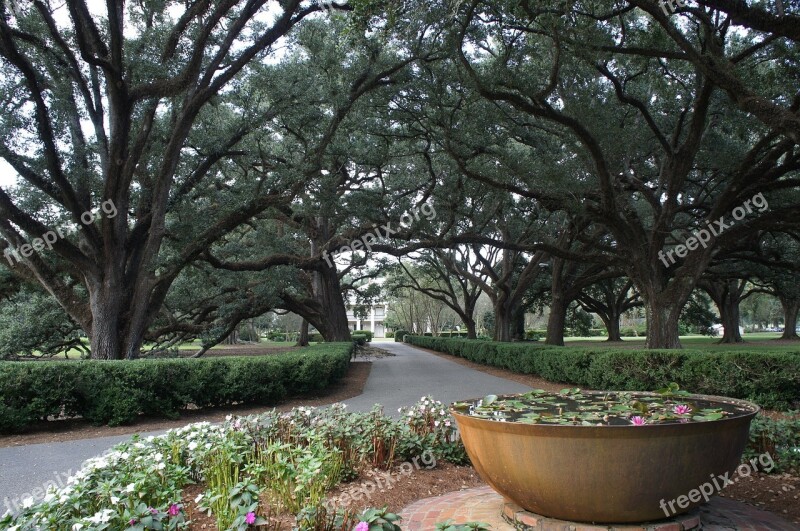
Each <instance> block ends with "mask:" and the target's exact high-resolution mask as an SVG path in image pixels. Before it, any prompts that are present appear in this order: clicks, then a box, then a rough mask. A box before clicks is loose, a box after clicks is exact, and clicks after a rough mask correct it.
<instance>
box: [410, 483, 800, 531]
mask: <svg viewBox="0 0 800 531" xmlns="http://www.w3.org/2000/svg"><path fill="white" fill-rule="evenodd" d="M518 510H519V507H516V506H515V505H513V504H510V503H506V501H505V500H504V499H503V497H502V496H500V495H499V494H497V493H495V492H494V491H493V490H492V489H491V488H490V487H476V488H473V489H467V490H462V491H456V492H451V493H449V494H445V495H444V496H438V497H436V498H427V499H424V500H419V501H416V502H414V503H412V504H411V505H409V506H408V507H406V508H405V509H403V510H401V511H400V512H399V514H400V515H401V516H402V517H403V521H402V523H401V527H402V528H403V530H404V531H434V530H435V529H436V524H437V523H439V522H444V521H445V520H453V521H454V523H457V524H464V523H467V522H484V523H487V524H490V525H491V529H492V531H514V527H513V526H512V525H510V524H509V523H508V522H507V521H506V520H504V519H503V516H502V515H503V512H504V511H505V512H506V514H507V515H509V516H511V515H515V516H516V520H517V521H518V522H519V521H525V523H527V524H529V525H532V526H535V527H530V529H538V530H540V531H596V530H611V531H623V530H624V531H685V530H688V529H700V528H702V530H703V531H798V526H797V525H795V524H792V523H790V522H788V521H786V520H784V519H783V518H781V517H780V516H778V515H775V514H773V513H768V512H765V511H762V510H760V509H758V508H756V507H753V506H752V505H747V504H745V503H742V502H737V501H733V500H729V499H726V498H719V497H716V498H713V499H712V500H711V501H710V502H709V503H707V504H705V505H703V506H702V507H700V508H698V509H695V510H694V511H692V512H691V513H689V514H688V515H683V516H680V517H676V518H675V519H674V520H673V521H672V522H669V521H667V522H664V523H653V524H648V525H639V526H637V525H618V526H598V525H589V524H576V523H572V524H570V522H563V521H560V520H552V519H549V518H542V517H536V515H533V514H531V513H525V514H524V515H523V514H520V513H519V512H518ZM700 524H702V525H700Z"/></svg>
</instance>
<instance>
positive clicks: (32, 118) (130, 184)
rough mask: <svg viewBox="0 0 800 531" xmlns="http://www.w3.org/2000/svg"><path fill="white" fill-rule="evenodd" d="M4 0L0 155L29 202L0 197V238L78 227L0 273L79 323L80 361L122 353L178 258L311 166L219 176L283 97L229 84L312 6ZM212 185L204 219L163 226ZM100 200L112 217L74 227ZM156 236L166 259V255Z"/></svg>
mask: <svg viewBox="0 0 800 531" xmlns="http://www.w3.org/2000/svg"><path fill="white" fill-rule="evenodd" d="M14 5H15V9H14V10H13V11H12V10H11V9H10V7H9V4H8V3H7V2H2V3H0V58H2V63H1V64H0V69H2V73H3V75H2V78H1V79H2V81H0V83H1V84H2V94H3V97H2V118H0V135H2V143H0V146H1V147H0V157H2V159H4V160H5V161H6V162H7V163H8V164H9V165H11V167H13V168H14V170H15V171H16V172H17V173H18V174H19V176H20V179H21V184H22V187H23V188H25V189H26V190H28V189H29V190H35V191H36V198H35V199H36V200H33V199H30V198H25V197H22V196H21V194H20V193H19V192H17V191H16V190H9V189H3V190H0V213H2V219H0V233H2V236H3V238H4V239H5V241H6V242H7V245H11V246H13V247H14V248H19V247H21V246H22V245H24V243H25V238H24V236H25V235H27V236H28V237H30V238H36V237H41V236H42V235H44V234H46V233H48V232H49V231H51V230H52V229H54V227H55V224H56V223H68V224H71V225H72V226H74V227H80V229H81V230H79V231H77V233H76V234H75V235H74V236H70V237H65V238H59V239H57V241H55V242H54V243H53V249H52V253H54V254H55V255H56V256H57V257H58V261H57V262H56V263H55V264H54V265H51V264H49V263H46V261H45V260H44V259H43V258H42V253H44V252H45V251H44V250H41V249H36V251H35V252H33V253H24V254H25V255H24V256H23V257H22V259H21V260H20V261H19V262H16V263H15V264H14V266H13V267H14V269H15V270H16V271H18V272H19V274H22V275H26V276H28V277H30V278H34V279H36V280H37V281H38V282H40V283H41V284H42V285H43V286H44V287H45V288H46V289H47V291H48V292H49V293H50V294H51V295H52V296H53V297H55V298H56V300H58V302H59V304H60V305H61V306H62V307H63V308H64V310H65V311H66V312H67V313H68V314H69V315H70V317H71V318H72V319H74V320H75V321H76V322H77V323H79V324H80V326H81V328H82V329H83V330H84V331H85V332H86V333H87V335H88V336H89V338H90V343H91V351H92V357H95V358H108V359H116V358H135V357H136V356H137V355H138V354H139V351H140V347H141V345H142V341H143V339H144V336H145V332H146V330H147V328H148V326H149V325H150V324H151V323H152V322H153V319H154V318H155V316H156V314H157V313H158V311H159V309H160V308H161V306H162V303H163V302H164V299H165V297H166V295H167V293H168V291H169V288H170V286H171V285H172V283H173V281H174V280H175V278H176V277H177V276H178V275H179V274H180V272H181V271H182V270H183V269H184V268H185V267H186V266H187V264H189V263H191V262H192V261H193V260H195V259H196V258H197V257H198V256H200V254H201V253H202V252H203V251H204V250H205V249H207V248H208V247H209V246H210V245H211V244H212V243H213V242H215V241H216V240H218V239H219V238H220V237H221V236H223V235H224V234H226V233H227V232H229V231H230V230H232V229H233V228H235V227H237V226H239V225H240V224H242V223H243V222H245V221H247V220H248V219H250V218H252V217H253V216H255V215H257V214H259V213H260V212H263V211H264V210H265V209H267V208H269V207H275V206H278V205H284V204H286V203H287V202H288V201H290V200H291V199H292V198H293V197H294V196H295V194H296V192H297V191H298V190H299V189H300V188H302V186H303V179H304V175H308V174H309V173H311V172H313V171H316V170H317V169H318V168H315V167H314V166H315V161H313V160H312V161H309V167H308V168H307V171H306V173H305V174H303V175H291V176H280V175H276V174H274V173H272V172H270V171H268V169H264V171H263V172H262V173H261V174H258V175H253V176H252V178H250V179H248V180H246V181H234V182H232V181H227V180H225V179H224V178H223V177H222V176H221V175H220V174H219V172H218V167H219V165H220V164H221V163H223V162H226V161H229V160H230V159H231V158H232V157H235V156H236V155H237V154H238V153H237V145H238V144H239V143H240V142H241V141H242V140H243V139H244V138H245V137H247V135H248V134H249V133H251V132H252V131H253V130H255V129H257V127H258V125H259V123H260V122H261V121H263V120H264V119H265V117H268V116H270V115H272V114H274V113H276V112H280V109H281V108H282V107H285V106H286V105H288V104H290V103H291V102H290V101H287V99H288V98H290V96H291V95H290V94H270V95H267V96H266V98H265V99H264V100H261V101H253V100H251V99H249V94H243V93H241V92H240V89H241V87H242V86H243V83H244V82H245V81H246V79H247V77H248V74H249V67H250V65H252V64H255V63H258V62H260V61H263V60H265V59H266V58H268V57H270V56H274V53H275V52H274V48H275V46H276V45H278V44H279V42H280V39H281V38H283V37H284V36H285V35H287V34H288V33H289V32H290V31H291V30H292V28H293V27H295V26H296V25H298V24H299V23H300V22H301V21H302V20H303V19H305V18H306V17H308V16H309V15H310V14H312V13H314V12H317V11H319V10H320V6H319V5H317V4H316V3H309V2H302V1H301V0H284V1H282V2H280V3H277V2H268V1H267V0H250V1H247V2H237V1H236V0H220V1H214V2H212V1H210V0H197V1H193V2H188V3H185V2H166V3H165V2H150V1H144V2H136V3H133V2H127V3H126V2H123V1H117V2H108V3H107V4H106V10H105V12H103V13H102V14H100V13H93V12H91V11H90V9H89V7H88V5H87V3H86V2H85V1H84V0H76V1H70V2H68V3H67V4H65V5H57V4H51V3H49V2H46V1H43V0H35V1H33V2H31V3H29V4H28V3H24V4H20V3H15V4H14ZM231 111H233V112H231ZM209 187H211V189H212V191H211V192H210V194H211V195H215V196H216V197H215V198H213V200H211V201H208V203H207V204H206V205H207V208H204V210H203V211H202V212H201V213H199V212H198V211H197V210H195V211H194V215H195V220H196V219H197V218H198V217H202V219H203V223H202V226H199V227H198V228H197V230H196V231H192V233H191V234H190V235H188V236H187V235H181V234H177V233H176V232H174V231H173V230H172V227H171V224H172V222H173V221H172V218H173V213H174V212H175V211H176V210H181V211H183V213H184V214H185V213H187V211H189V210H191V206H192V203H193V201H194V200H195V196H196V194H197V193H198V190H207V189H208V188H209ZM214 187H216V188H214ZM26 195H31V194H26ZM101 204H113V205H114V207H115V209H116V211H117V212H118V214H117V215H116V216H114V217H113V218H111V217H108V216H100V218H101V219H99V220H97V221H96V222H94V223H88V224H85V223H83V222H82V221H81V215H82V214H83V213H85V212H87V211H90V210H91V209H92V208H96V207H97V206H98V205H101ZM167 240H169V243H170V248H171V252H170V253H163V252H162V250H163V249H164V245H165V242H166V241H167ZM34 241H35V240H34ZM26 250H27V249H26ZM79 288H80V289H79Z"/></svg>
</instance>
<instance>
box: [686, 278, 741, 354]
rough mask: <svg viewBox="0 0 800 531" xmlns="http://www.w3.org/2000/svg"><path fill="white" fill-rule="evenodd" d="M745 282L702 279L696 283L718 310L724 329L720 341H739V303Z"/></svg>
mask: <svg viewBox="0 0 800 531" xmlns="http://www.w3.org/2000/svg"><path fill="white" fill-rule="evenodd" d="M746 285H747V283H746V282H745V281H744V280H738V279H729V280H704V281H701V282H699V283H698V286H699V287H701V288H702V289H703V290H704V291H705V292H706V293H708V295H709V297H711V300H713V301H714V304H715V305H716V306H717V310H719V315H720V319H721V320H722V326H723V327H725V331H724V333H723V335H722V339H721V340H720V343H741V342H742V341H743V340H742V334H741V333H739V322H740V319H739V304H740V303H741V301H742V293H743V292H744V288H745V286H746Z"/></svg>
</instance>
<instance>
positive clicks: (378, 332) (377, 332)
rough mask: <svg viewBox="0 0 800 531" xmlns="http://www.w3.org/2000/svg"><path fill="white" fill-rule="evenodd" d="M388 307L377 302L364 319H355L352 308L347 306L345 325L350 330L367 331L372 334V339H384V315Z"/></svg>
mask: <svg viewBox="0 0 800 531" xmlns="http://www.w3.org/2000/svg"><path fill="white" fill-rule="evenodd" d="M388 309H389V307H388V305H387V304H386V303H385V302H378V303H376V304H373V305H372V309H371V310H370V311H369V315H367V318H366V319H361V318H359V317H356V316H355V314H354V313H353V306H352V305H348V306H347V324H348V325H349V326H350V330H352V331H354V332H355V331H356V330H368V331H370V332H372V336H373V337H386V324H385V322H384V321H385V320H386V315H387V312H388Z"/></svg>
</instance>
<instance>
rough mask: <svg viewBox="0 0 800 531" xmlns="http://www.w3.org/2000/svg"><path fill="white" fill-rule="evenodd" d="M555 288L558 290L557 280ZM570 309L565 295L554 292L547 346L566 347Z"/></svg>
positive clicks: (548, 321)
mask: <svg viewBox="0 0 800 531" xmlns="http://www.w3.org/2000/svg"><path fill="white" fill-rule="evenodd" d="M553 288H556V282H555V279H553ZM568 307H569V303H568V302H567V301H566V300H565V299H564V294H563V293H556V292H553V298H552V301H551V303H550V316H549V317H548V319H547V338H545V344H546V345H556V346H559V347H563V346H564V326H565V323H566V321H567V309H568Z"/></svg>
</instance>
